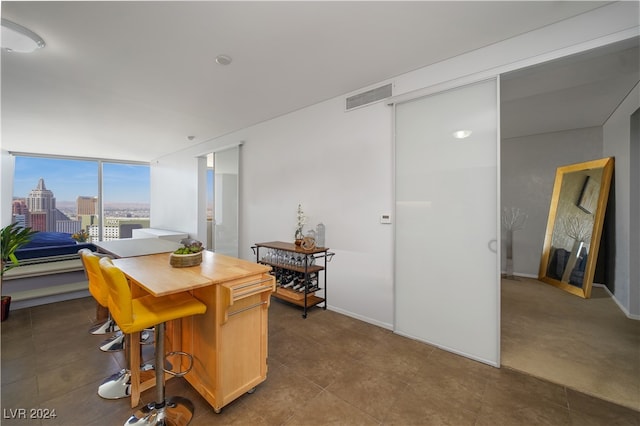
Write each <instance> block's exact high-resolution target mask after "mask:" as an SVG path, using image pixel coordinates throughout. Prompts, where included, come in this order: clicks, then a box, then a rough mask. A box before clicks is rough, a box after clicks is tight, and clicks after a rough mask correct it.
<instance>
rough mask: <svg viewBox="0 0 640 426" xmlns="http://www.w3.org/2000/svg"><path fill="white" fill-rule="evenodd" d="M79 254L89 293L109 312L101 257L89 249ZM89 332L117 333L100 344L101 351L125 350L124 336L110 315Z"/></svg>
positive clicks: (107, 293) (107, 290)
mask: <svg viewBox="0 0 640 426" xmlns="http://www.w3.org/2000/svg"><path fill="white" fill-rule="evenodd" d="M78 254H79V255H80V259H81V260H82V265H83V266H84V270H85V272H86V274H87V279H88V280H89V293H91V295H92V296H93V298H94V299H95V300H96V302H97V303H98V305H99V306H100V307H101V308H103V309H106V310H107V311H108V309H109V289H108V288H107V283H106V282H105V281H104V278H103V277H102V272H100V265H99V263H98V262H99V261H100V257H99V256H98V255H96V254H95V253H93V252H92V251H91V250H89V249H87V248H83V249H81V250H79V251H78ZM89 332H90V333H91V334H107V333H114V332H115V333H116V334H115V335H114V336H113V337H111V338H109V339H107V340H105V341H104V342H102V343H101V344H100V350H102V351H104V352H115V351H121V350H122V349H123V348H124V335H123V334H122V333H121V332H119V328H118V326H117V325H116V323H115V322H114V321H113V319H112V318H111V315H108V318H107V320H106V321H104V322H102V323H100V324H96V325H95V326H93V327H91V329H90V330H89Z"/></svg>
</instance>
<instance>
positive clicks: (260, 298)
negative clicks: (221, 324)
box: [220, 274, 275, 320]
mask: <svg viewBox="0 0 640 426" xmlns="http://www.w3.org/2000/svg"><path fill="white" fill-rule="evenodd" d="M273 291H275V277H274V276H272V275H270V274H261V275H260V276H255V277H251V279H248V280H243V281H240V282H232V283H225V284H222V285H221V286H220V292H221V296H222V305H223V306H224V307H226V309H225V311H226V312H225V314H226V315H225V317H227V318H225V320H226V319H228V317H229V316H233V315H236V314H239V313H241V312H244V311H246V310H249V309H252V308H256V307H259V306H261V305H264V304H265V303H268V301H269V296H270V295H271V293H272V292H273Z"/></svg>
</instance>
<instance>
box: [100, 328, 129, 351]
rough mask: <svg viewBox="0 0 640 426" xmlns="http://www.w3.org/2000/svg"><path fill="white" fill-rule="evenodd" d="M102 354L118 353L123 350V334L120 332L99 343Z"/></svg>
mask: <svg viewBox="0 0 640 426" xmlns="http://www.w3.org/2000/svg"><path fill="white" fill-rule="evenodd" d="M100 350H101V351H102V352H118V351H121V350H124V333H122V332H121V331H120V332H118V334H116V335H114V336H113V337H110V338H108V339H107V340H105V341H103V342H102V343H100Z"/></svg>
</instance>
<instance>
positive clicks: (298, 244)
mask: <svg viewBox="0 0 640 426" xmlns="http://www.w3.org/2000/svg"><path fill="white" fill-rule="evenodd" d="M296 245H297V246H298V247H299V246H301V245H302V238H296Z"/></svg>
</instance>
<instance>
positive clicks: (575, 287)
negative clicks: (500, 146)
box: [538, 157, 614, 299]
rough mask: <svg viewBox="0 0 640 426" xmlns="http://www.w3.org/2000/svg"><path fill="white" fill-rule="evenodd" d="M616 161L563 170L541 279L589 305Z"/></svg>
mask: <svg viewBox="0 0 640 426" xmlns="http://www.w3.org/2000/svg"><path fill="white" fill-rule="evenodd" d="M613 163H614V160H613V157H608V158H602V159H599V160H593V161H587V162H585V163H577V164H571V165H568V166H562V167H558V169H557V170H556V178H555V183H554V185H553V193H552V196H551V206H550V208H549V219H548V221H547V231H546V234H545V237H544V246H543V248H542V257H541V259H540V271H539V273H538V279H539V280H540V281H543V282H545V283H548V284H551V285H554V286H556V287H559V288H561V289H563V290H565V291H568V292H569V293H572V294H575V295H577V296H581V297H584V298H585V299H588V298H589V297H590V296H591V286H592V285H593V275H594V272H595V268H596V261H597V259H598V248H599V246H600V237H601V235H602V225H603V222H604V214H605V210H606V208H607V200H608V199H609V188H610V185H611V176H612V174H613Z"/></svg>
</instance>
